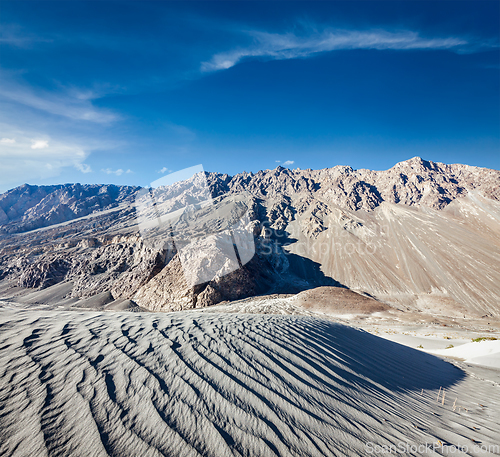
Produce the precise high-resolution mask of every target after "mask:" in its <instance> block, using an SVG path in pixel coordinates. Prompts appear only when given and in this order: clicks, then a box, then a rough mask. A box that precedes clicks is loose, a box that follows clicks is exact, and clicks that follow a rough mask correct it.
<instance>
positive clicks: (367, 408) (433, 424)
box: [0, 310, 500, 457]
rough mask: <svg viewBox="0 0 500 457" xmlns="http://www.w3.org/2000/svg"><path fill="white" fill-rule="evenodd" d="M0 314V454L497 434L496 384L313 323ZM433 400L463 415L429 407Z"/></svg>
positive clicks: (353, 443) (301, 451)
mask: <svg viewBox="0 0 500 457" xmlns="http://www.w3.org/2000/svg"><path fill="white" fill-rule="evenodd" d="M3 316H4V319H2V325H1V327H0V347H1V348H2V349H1V352H0V396H1V399H2V406H3V408H2V411H1V416H0V430H1V436H0V442H1V444H0V454H2V455H18V456H28V455H30V456H33V455H36V456H44V455H72V456H78V455H81V456H105V455H111V456H129V455H130V456H137V455H141V456H160V455H165V456H197V455H203V456H214V457H215V456H232V455H252V456H274V455H276V456H292V455H293V456H318V455H366V454H367V450H370V449H371V448H369V447H367V446H372V445H374V444H377V445H381V446H382V445H385V446H389V445H398V444H399V445H401V443H406V444H407V445H421V446H424V445H427V446H432V445H436V443H438V442H439V443H441V444H446V443H448V444H449V445H455V446H460V445H470V444H471V441H470V439H472V438H474V439H475V440H476V441H478V442H481V443H485V444H488V443H491V444H494V439H495V437H496V436H498V432H499V430H498V425H492V424H493V420H492V419H493V418H492V417H489V415H490V414H493V412H494V411H495V410H498V404H499V403H500V398H499V394H498V392H497V391H498V388H496V387H495V386H492V385H491V384H489V383H485V382H484V381H479V380H475V379H472V378H469V377H467V376H466V375H465V374H464V372H462V371H461V370H459V369H458V368H456V367H454V366H453V365H451V364H449V363H446V362H444V361H442V360H440V359H438V358H436V357H434V356H431V355H428V354H425V353H422V352H419V351H415V350H413V349H410V348H407V347H403V346H400V345H398V344H396V343H392V342H389V341H387V340H383V339H381V338H378V337H376V336H373V335H371V334H369V333H366V332H363V331H360V330H357V329H354V328H351V327H347V326H343V325H340V324H335V323H332V322H328V321H324V320H320V319H316V318H311V317H284V316H257V315H241V314H199V313H175V314H164V315H158V314H140V315H132V314H130V313H122V314H120V313H107V314H106V313H74V312H73V313H71V312H62V313H60V314H58V315H57V316H56V315H54V314H51V313H49V312H42V311H32V312H29V313H28V312H19V311H18V312H14V311H8V310H5V311H3ZM485 386H490V387H485ZM440 388H444V389H446V390H447V392H449V393H448V398H451V397H452V396H453V397H454V396H458V397H460V402H461V404H462V406H464V407H467V409H468V411H467V413H465V410H463V413H460V414H459V413H458V410H456V411H452V408H451V402H450V403H445V404H444V405H442V404H441V401H440V402H439V403H437V402H436V400H435V396H436V392H438V390H439V389H440ZM485 388H486V389H491V392H490V391H488V392H486V391H485V390H484V389H485ZM471 392H474V393H471ZM475 396H478V397H481V396H483V397H482V399H481V401H482V402H486V401H488V402H489V403H488V404H490V405H491V406H490V409H489V410H488V409H487V410H485V409H484V408H481V407H480V406H478V404H479V402H480V401H479V400H478V398H475ZM489 411H491V413H490V412H489ZM472 425H474V426H476V427H477V429H478V430H475V431H473V432H472V431H471V430H473V429H472ZM473 434H474V436H472V435H473Z"/></svg>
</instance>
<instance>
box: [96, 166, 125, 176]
mask: <svg viewBox="0 0 500 457" xmlns="http://www.w3.org/2000/svg"><path fill="white" fill-rule="evenodd" d="M101 171H102V172H103V173H106V174H107V175H116V176H121V175H122V174H123V170H122V169H121V168H118V170H112V169H111V168H103V169H102V170H101ZM130 172H131V171H130V170H127V173H130Z"/></svg>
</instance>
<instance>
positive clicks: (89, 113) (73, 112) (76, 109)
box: [0, 72, 119, 124]
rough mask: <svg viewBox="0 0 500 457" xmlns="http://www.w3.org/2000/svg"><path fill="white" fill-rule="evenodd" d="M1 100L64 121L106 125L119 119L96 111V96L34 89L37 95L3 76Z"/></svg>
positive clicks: (110, 113)
mask: <svg viewBox="0 0 500 457" xmlns="http://www.w3.org/2000/svg"><path fill="white" fill-rule="evenodd" d="M1 77H2V85H1V86H0V100H4V101H8V102H11V103H12V102H14V103H17V104H20V105H24V106H27V107H30V108H34V109H36V110H39V111H43V112H46V113H50V114H55V115H58V116H63V117H65V118H69V119H73V120H79V121H88V122H94V123H98V124H108V123H110V122H113V121H115V120H117V119H118V118H119V116H118V115H117V114H115V113H113V112H111V111H109V110H106V109H103V108H98V107H96V106H94V105H93V104H92V101H93V99H94V98H96V97H98V95H97V94H95V93H93V92H91V91H77V90H74V89H71V90H61V91H58V92H47V91H43V90H39V89H37V90H36V92H35V91H34V90H33V89H32V88H30V87H29V86H27V85H22V84H19V83H18V82H15V81H13V80H12V78H9V76H8V75H6V74H5V72H2V74H1Z"/></svg>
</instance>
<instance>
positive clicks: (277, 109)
mask: <svg viewBox="0 0 500 457" xmlns="http://www.w3.org/2000/svg"><path fill="white" fill-rule="evenodd" d="M499 5H500V2H498V1H486V2H481V1H474V2H466V1H449V2H446V1H442V2H432V1H425V2H424V1H418V2H406V1H404V2H403V1H390V2H375V1H370V2H306V3H303V2H264V3H261V2H213V3H212V2H200V3H197V2H172V3H170V2H119V1H114V2H109V1H90V2H72V1H68V2H22V1H21V2H8V1H2V3H1V5H0V8H1V10H0V27H1V35H0V40H1V41H0V77H1V80H2V83H1V84H2V86H3V88H0V138H2V143H0V157H3V158H4V159H3V160H6V159H5V158H6V157H8V164H7V165H6V167H5V170H6V171H5V172H4V173H3V174H2V172H1V171H0V190H2V191H3V190H6V189H7V188H10V187H14V186H15V185H19V184H22V183H23V182H25V181H28V182H31V183H56V182H74V181H78V182H99V183H101V182H115V183H123V184H140V185H147V184H148V183H149V182H151V181H153V180H155V179H157V178H158V177H159V176H160V175H161V174H163V173H168V171H167V170H166V169H168V170H171V171H176V170H179V169H182V168H185V167H189V166H192V165H195V164H198V163H201V164H203V166H204V167H205V169H206V170H209V171H219V172H224V173H229V174H235V173H238V172H241V171H254V172H255V171H258V170H259V169H266V168H275V167H276V166H277V165H278V162H277V161H280V162H279V163H281V164H283V163H284V162H286V161H293V162H294V163H293V164H290V165H289V166H290V167H291V168H295V167H300V168H324V167H331V166H335V165H338V164H342V165H351V166H353V167H354V168H373V169H386V168H389V167H391V166H392V165H394V164H395V163H396V162H398V161H401V160H406V159H409V158H411V157H413V156H416V155H418V156H421V157H423V158H425V159H427V160H433V161H443V162H447V163H453V162H460V163H467V164H471V165H477V166H484V167H490V168H496V169H499V168H500V73H499V72H500V52H499V46H498V45H499V35H500V25H499V23H500V21H499V18H500V6H499ZM329 33H333V34H343V36H349V37H351V36H352V34H354V36H355V38H352V40H354V42H355V44H354V45H352V46H351V47H349V46H346V47H345V48H342V47H340V48H338V49H336V50H329V49H324V48H323V44H322V40H323V39H324V38H325V36H327V35H328V34H329ZM366 33H372V34H373V35H374V36H376V37H377V39H378V38H379V37H381V38H380V39H382V40H386V39H387V36H388V35H387V34H389V35H390V34H393V35H391V36H394V34H396V35H397V34H402V35H404V36H405V37H406V38H405V39H408V40H415V43H416V44H415V46H414V48H413V49H399V48H397V46H393V45H392V44H391V45H386V47H387V49H383V50H381V49H372V48H370V47H367V46H365V45H363V44H359V45H358V44H357V43H358V41H357V40H358V39H359V40H362V37H363V36H364V35H363V34H366ZM398 36H399V35H398ZM359 37H361V38H359ZM349 39H351V38H349ZM448 39H453V40H459V41H460V44H457V45H455V44H452V45H448V44H446V45H443V44H442V43H444V42H446V40H448ZM283 40H284V41H286V43H287V45H285V46H282V45H281V44H276V42H279V43H282V41H283ZM422 40H427V41H425V43H424V41H422ZM443 40H444V41H443ZM311 43H313V44H311ZM423 43H424V44H423ZM429 43H430V44H429ZM436 43H441V44H436ZM446 43H448V42H446ZM280 46H282V47H280ZM304 47H305V48H307V49H308V50H307V51H304V50H303V49H304ZM285 48H286V49H285ZM312 48H314V50H311V49H312ZM239 53H240V54H239ZM280 53H281V54H280ZM283 53H287V54H286V57H285V56H284V54H283ZM218 56H222V57H224V58H225V56H229V57H228V58H229V59H233V60H231V64H230V65H228V66H229V68H227V69H224V68H222V67H217V68H216V69H215V67H213V66H212V67H210V69H209V71H206V67H205V66H206V65H207V63H208V64H209V65H212V63H213V62H217V57H218ZM234 56H240V57H234ZM204 65H205V66H204ZM37 141H38V143H36V142H37ZM40 141H42V143H40ZM43 142H45V143H43ZM35 144H37V145H38V146H36V147H35ZM40 144H41V146H40ZM33 148H34V149H33ZM5 163H7V162H5ZM9 167H10V168H9ZM162 168H164V170H163V172H160V170H161V169H162ZM12 170H16V171H15V172H14V171H12ZM41 170H43V171H41ZM117 170H122V172H121V173H119V172H118V173H116V172H117ZM127 171H129V172H128V173H127ZM159 172H160V173H159Z"/></svg>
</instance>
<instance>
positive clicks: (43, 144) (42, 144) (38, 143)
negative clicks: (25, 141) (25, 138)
mask: <svg viewBox="0 0 500 457" xmlns="http://www.w3.org/2000/svg"><path fill="white" fill-rule="evenodd" d="M48 147H49V142H48V140H31V149H45V148H48Z"/></svg>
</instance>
